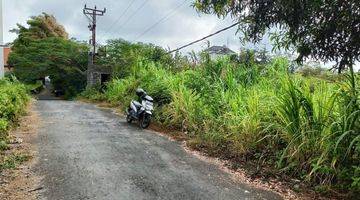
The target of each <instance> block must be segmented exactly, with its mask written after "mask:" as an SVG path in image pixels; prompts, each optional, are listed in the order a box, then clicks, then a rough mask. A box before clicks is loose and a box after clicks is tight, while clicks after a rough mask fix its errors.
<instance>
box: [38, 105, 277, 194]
mask: <svg viewBox="0 0 360 200" xmlns="http://www.w3.org/2000/svg"><path fill="white" fill-rule="evenodd" d="M36 109H37V111H38V112H39V114H40V119H41V127H40V130H39V135H38V138H37V139H36V143H37V145H38V147H39V163H38V166H36V171H37V173H38V174H39V175H40V176H42V177H43V181H42V183H41V185H42V187H43V188H42V190H41V191H40V199H48V200H58V199H64V200H70V199H79V200H80V199H106V200H108V199H116V200H118V199H119V200H122V199H124V200H127V199H134V200H142V199H150V200H152V199H169V200H176V199H196V200H197V199H199V200H200V199H221V200H227V199H281V198H280V197H279V196H278V195H276V194H274V193H271V192H266V191H262V190H258V189H252V188H251V187H249V186H247V185H245V184H242V183H239V182H235V181H234V180H232V179H231V178H230V175H229V174H227V173H225V172H223V171H221V170H219V169H218V167H217V166H216V165H213V164H210V163H207V162H205V161H202V160H199V159H198V158H196V157H194V156H192V155H190V154H188V153H186V152H185V151H184V150H183V148H182V147H181V145H180V143H179V142H174V141H170V140H168V139H167V138H166V137H163V136H160V135H158V134H156V133H154V132H152V131H147V130H145V131H144V130H141V129H140V128H138V126H137V125H136V124H127V123H126V122H125V119H123V118H120V117H119V116H117V115H115V114H113V113H112V112H111V111H110V110H108V109H100V108H97V107H96V106H94V105H91V104H86V103H81V102H75V101H61V100H57V101H49V100H41V101H38V102H37V103H36Z"/></svg>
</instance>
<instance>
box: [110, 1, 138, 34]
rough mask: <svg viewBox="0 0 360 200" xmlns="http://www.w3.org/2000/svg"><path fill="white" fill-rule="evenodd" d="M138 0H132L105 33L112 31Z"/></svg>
mask: <svg viewBox="0 0 360 200" xmlns="http://www.w3.org/2000/svg"><path fill="white" fill-rule="evenodd" d="M135 1H136V0H132V1H131V2H130V3H129V5H128V7H126V8H125V10H124V12H123V13H122V14H121V15H120V16H119V17H118V18H117V19H116V20H115V21H114V22H113V23H112V24H111V25H110V26H109V28H108V29H107V30H106V31H105V34H107V33H108V32H109V31H111V29H112V28H114V26H115V25H116V24H117V23H118V22H119V21H120V20H121V19H122V18H123V17H124V16H125V14H126V13H127V11H129V9H130V7H131V6H132V5H133V4H134V3H135Z"/></svg>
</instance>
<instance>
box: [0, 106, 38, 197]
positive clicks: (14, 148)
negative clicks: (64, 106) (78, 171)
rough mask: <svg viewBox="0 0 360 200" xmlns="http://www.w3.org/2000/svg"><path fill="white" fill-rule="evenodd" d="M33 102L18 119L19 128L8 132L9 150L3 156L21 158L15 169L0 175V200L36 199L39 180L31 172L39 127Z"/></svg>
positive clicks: (35, 154)
mask: <svg viewBox="0 0 360 200" xmlns="http://www.w3.org/2000/svg"><path fill="white" fill-rule="evenodd" d="M34 102H35V100H33V101H32V102H31V103H30V104H29V106H28V108H27V113H26V115H25V116H23V117H22V118H21V119H20V122H19V126H18V127H17V128H14V129H13V130H12V131H11V132H10V141H11V142H10V143H11V144H10V146H9V150H7V151H6V152H5V156H8V157H14V158H22V159H23V160H21V161H18V162H21V164H18V163H15V168H13V167H11V168H12V169H5V170H3V171H2V172H1V174H0V199H2V200H10V199H11V200H17V199H19V200H20V199H27V200H33V199H37V191H38V190H39V182H40V178H39V177H37V176H36V175H35V173H34V172H33V167H34V165H35V164H36V162H37V147H36V146H35V145H34V142H33V141H34V139H35V137H36V135H37V130H38V127H39V116H38V114H37V112H36V111H35V110H34V109H33V108H34Z"/></svg>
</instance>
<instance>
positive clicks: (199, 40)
mask: <svg viewBox="0 0 360 200" xmlns="http://www.w3.org/2000/svg"><path fill="white" fill-rule="evenodd" d="M239 24H240V22H236V23H235V24H232V25H230V26H228V27H226V28H223V29H221V30H218V31H216V32H215V33H212V34H210V35H207V36H205V37H203V38H201V39H198V40H195V41H193V42H190V43H189V44H186V45H184V46H181V47H179V48H177V49H174V50H171V51H169V52H168V53H167V54H171V53H174V52H176V51H179V50H181V49H183V48H186V47H188V46H191V45H193V44H196V43H198V42H201V41H203V40H205V39H207V38H209V37H212V36H214V35H217V34H219V33H221V32H223V31H226V30H228V29H231V28H233V27H234V26H236V25H239Z"/></svg>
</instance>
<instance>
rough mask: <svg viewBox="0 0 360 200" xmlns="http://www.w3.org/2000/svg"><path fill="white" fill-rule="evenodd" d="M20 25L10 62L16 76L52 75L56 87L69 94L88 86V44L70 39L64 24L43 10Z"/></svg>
mask: <svg viewBox="0 0 360 200" xmlns="http://www.w3.org/2000/svg"><path fill="white" fill-rule="evenodd" d="M27 24H28V25H29V26H28V28H26V27H24V26H22V25H18V29H17V33H18V38H17V39H16V40H15V41H14V43H13V46H12V50H13V51H12V53H11V54H10V56H9V64H11V65H12V66H14V74H15V76H16V77H17V78H18V79H19V80H21V81H23V82H26V83H33V82H35V81H36V80H39V79H43V78H44V77H45V76H50V78H51V79H52V83H53V86H54V88H55V89H60V90H64V92H65V94H66V96H67V97H71V96H73V95H75V94H76V93H77V92H78V91H80V90H82V89H83V88H85V84H86V70H87V58H88V57H87V52H88V47H87V46H86V45H85V44H83V43H80V42H77V41H75V40H69V39H68V34H67V33H66V31H65V29H64V28H63V26H61V25H60V24H58V23H57V22H56V19H55V18H54V17H53V16H50V15H47V14H46V13H43V15H40V16H37V17H31V19H30V20H28V21H27Z"/></svg>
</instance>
